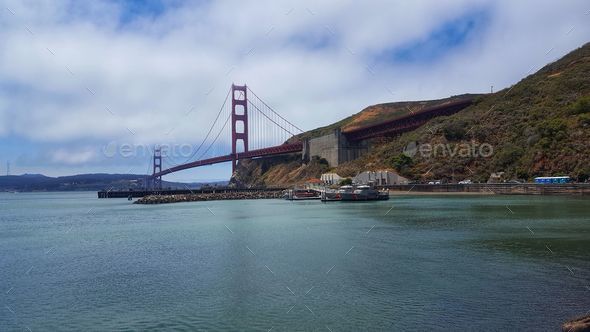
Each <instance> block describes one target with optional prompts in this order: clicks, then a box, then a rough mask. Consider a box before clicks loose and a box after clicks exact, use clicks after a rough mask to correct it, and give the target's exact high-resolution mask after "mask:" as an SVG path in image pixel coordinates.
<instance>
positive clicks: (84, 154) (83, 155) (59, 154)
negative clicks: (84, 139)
mask: <svg viewBox="0 0 590 332" xmlns="http://www.w3.org/2000/svg"><path fill="white" fill-rule="evenodd" d="M94 158H96V153H95V151H94V150H93V149H91V148H87V149H84V150H79V151H75V150H71V149H58V150H56V151H53V153H52V154H51V159H52V161H53V162H54V163H58V164H67V165H82V164H85V163H88V162H89V161H91V160H93V159H94Z"/></svg>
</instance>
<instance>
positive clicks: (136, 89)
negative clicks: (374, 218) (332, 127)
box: [0, 0, 590, 181]
mask: <svg viewBox="0 0 590 332" xmlns="http://www.w3.org/2000/svg"><path fill="white" fill-rule="evenodd" d="M588 22H590V3H588V1H586V0H580V1H568V0H564V1H486V0H480V1H478V0H475V1H474V0H457V1H434V0H432V1H363V2H358V1H317V0H316V1H273V0H268V1H180V0H179V1H176V0H171V1H165V0H162V1H145V2H139V1H129V2H126V1H115V0H108V1H106V0H105V1H74V0H72V1H65V0H47V1H43V0H36V1H22V0H15V1H12V0H8V1H6V0H4V1H2V8H0V41H1V42H0V155H1V157H0V160H1V164H0V171H2V173H5V172H6V162H7V161H10V164H11V173H12V174H21V173H43V174H46V175H53V176H55V175H65V174H76V173H89V172H109V173H116V172H118V173H126V172H129V173H139V174H143V173H147V172H148V159H149V154H150V151H149V150H150V148H151V147H153V145H154V144H169V145H175V146H180V145H185V146H186V145H189V144H190V145H196V144H198V143H199V142H200V141H201V140H202V139H203V138H204V136H205V134H206V132H207V129H208V127H209V124H210V123H211V122H212V121H213V120H214V118H215V116H216V113H217V110H218V109H219V107H220V106H221V104H222V103H223V100H224V98H225V95H226V93H227V89H228V88H229V86H230V85H231V84H232V82H234V83H236V84H243V83H247V84H248V85H249V86H250V87H251V88H252V89H253V90H254V91H255V92H256V93H257V95H259V96H260V97H262V98H263V99H264V100H265V101H266V102H268V103H269V104H271V105H272V106H273V108H274V109H275V110H277V111H278V112H279V113H281V114H282V115H283V116H284V117H285V118H287V119H289V120H290V121H291V122H293V123H294V124H297V125H298V126H299V127H301V128H303V129H305V130H308V129H313V128H315V127H318V126H322V125H326V124H329V123H332V122H335V121H337V120H339V119H341V118H343V117H345V116H348V115H350V114H352V113H356V112H358V111H359V110H361V109H362V108H364V107H366V106H368V105H371V104H376V103H381V102H391V101H403V100H420V99H435V98H444V97H448V96H450V95H455V94H461V93H466V92H473V93H481V92H488V91H489V90H490V86H491V85H493V86H494V89H495V90H498V89H501V88H504V87H507V86H510V85H512V84H514V83H516V82H518V81H519V80H520V79H521V78H522V77H524V76H526V75H527V74H529V73H533V72H534V71H536V70H537V69H539V68H540V67H542V66H543V65H545V64H547V63H548V62H551V61H553V60H555V59H557V58H559V57H561V56H563V55H564V54H566V53H568V52H569V51H571V50H573V49H575V48H577V47H580V46H581V45H583V44H584V43H585V42H588V41H589V40H590V24H588ZM226 143H228V142H226ZM122 145H125V146H127V145H129V146H132V147H133V151H134V152H133V155H132V156H128V155H127V154H126V155H124V156H121V155H120V153H119V152H120V147H121V146H122ZM229 176H230V165H228V164H223V165H217V166H210V167H206V168H202V169H198V170H191V171H184V172H180V173H177V174H174V175H171V176H169V177H168V178H167V179H169V180H183V181H193V180H203V179H225V178H228V177H229Z"/></svg>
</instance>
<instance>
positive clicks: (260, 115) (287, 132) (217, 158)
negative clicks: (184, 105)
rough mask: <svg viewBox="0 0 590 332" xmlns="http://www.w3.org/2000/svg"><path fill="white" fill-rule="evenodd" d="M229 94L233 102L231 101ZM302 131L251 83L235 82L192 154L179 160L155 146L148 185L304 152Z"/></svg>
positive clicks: (155, 188) (158, 184)
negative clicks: (180, 175) (203, 169)
mask: <svg viewBox="0 0 590 332" xmlns="http://www.w3.org/2000/svg"><path fill="white" fill-rule="evenodd" d="M230 96H231V104H228V103H227V101H228V99H229V97H230ZM249 97H250V98H249ZM228 122H229V123H230V127H228V126H227V124H228ZM300 133H303V130H301V129H300V128H299V127H297V126H296V125H294V124H292V123H291V122H289V121H288V120H287V119H285V118H284V117H282V116H281V115H280V114H279V113H277V112H276V111H275V110H274V109H272V107H270V106H269V105H268V104H267V103H266V102H264V101H263V100H262V99H260V98H259V97H258V96H257V95H256V94H255V93H254V92H253V91H252V90H251V89H250V88H249V87H248V86H246V85H235V84H232V86H231V89H230V90H229V91H228V93H227V95H226V97H225V100H224V102H223V105H222V106H221V108H220V110H219V112H218V113H217V116H216V118H215V120H214V121H213V124H212V125H211V127H210V128H209V130H208V132H207V135H206V136H205V138H204V139H203V140H202V141H201V143H199V145H198V146H197V147H196V148H195V149H194V150H193V153H192V155H191V156H190V157H189V158H187V159H186V160H184V161H180V162H179V161H178V160H175V159H174V158H173V157H174V156H166V155H165V153H164V154H163V153H162V150H161V148H156V149H154V156H153V168H152V174H151V176H149V177H148V187H150V188H151V189H153V190H161V189H162V176H164V175H167V174H170V173H174V172H178V171H182V170H186V169H191V168H196V167H201V166H206V165H213V164H217V163H223V162H231V163H232V173H233V172H235V170H236V167H237V165H238V161H239V160H243V159H253V158H262V157H266V156H273V155H281V154H289V153H297V152H301V151H302V150H303V143H302V142H301V141H300V140H297V139H296V138H295V136H297V135H298V134H300ZM228 140H229V142H228ZM164 167H166V168H164Z"/></svg>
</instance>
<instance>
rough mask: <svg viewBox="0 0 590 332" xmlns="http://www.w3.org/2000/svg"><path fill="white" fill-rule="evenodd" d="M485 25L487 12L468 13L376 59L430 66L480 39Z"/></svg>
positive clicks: (488, 18) (488, 19)
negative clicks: (425, 63) (478, 37)
mask: <svg viewBox="0 0 590 332" xmlns="http://www.w3.org/2000/svg"><path fill="white" fill-rule="evenodd" d="M489 21H490V12H489V11H488V10H478V11H470V12H468V13H467V14H464V15H462V16H460V17H458V18H456V19H453V20H451V21H448V22H445V23H443V24H442V25H440V26H438V27H437V28H435V29H434V30H432V31H431V32H430V33H429V34H428V35H427V36H426V37H424V38H422V39H419V40H415V41H411V42H409V43H406V44H404V45H401V46H399V47H395V48H393V49H390V50H388V51H386V52H384V54H382V55H381V56H379V57H378V58H379V60H385V61H387V62H392V61H393V62H405V63H408V62H409V63H415V62H433V61H436V59H438V58H441V57H444V56H445V55H447V54H448V53H450V52H453V51H454V50H455V49H457V48H459V47H461V46H463V45H465V44H467V43H469V42H470V41H471V40H472V39H473V38H477V36H480V35H481V34H482V32H483V31H484V30H485V28H486V27H487V26H488V23H489Z"/></svg>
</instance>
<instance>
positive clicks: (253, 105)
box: [248, 100, 298, 136]
mask: <svg viewBox="0 0 590 332" xmlns="http://www.w3.org/2000/svg"><path fill="white" fill-rule="evenodd" d="M248 103H250V105H251V106H252V107H254V108H255V109H257V110H258V112H260V114H262V115H263V116H264V117H265V118H267V119H269V120H270V121H271V122H272V123H274V124H276V125H277V126H279V127H280V128H281V129H283V130H284V131H286V132H288V133H289V134H291V135H293V136H295V134H293V133H292V132H291V131H290V130H289V129H287V128H285V127H283V126H281V125H280V124H278V123H276V122H275V120H273V119H271V118H270V117H268V115H266V114H264V112H262V111H261V110H260V108H258V107H257V106H256V105H255V104H253V103H252V102H251V101H249V100H248ZM293 127H295V126H293ZM295 128H297V127H295ZM297 129H298V128H297Z"/></svg>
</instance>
